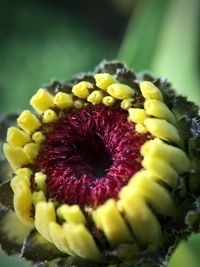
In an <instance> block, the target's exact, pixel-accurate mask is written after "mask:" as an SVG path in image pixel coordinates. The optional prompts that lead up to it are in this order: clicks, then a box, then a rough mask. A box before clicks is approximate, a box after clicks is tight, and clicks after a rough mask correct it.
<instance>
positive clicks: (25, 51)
mask: <svg viewBox="0 0 200 267" xmlns="http://www.w3.org/2000/svg"><path fill="white" fill-rule="evenodd" d="M2 7H3V8H2ZM64 7H65V6H64ZM64 7H63V8H62V7H61V8H59V6H54V5H53V4H52V3H51V2H50V4H48V2H46V3H40V2H37V1H36V2H35V3H34V1H28V2H27V1H21V2H20V1H19V2H18V1H17V2H11V1H10V2H9V1H8V2H4V4H3V5H2V6H1V16H0V25H1V29H0V36H1V43H0V46H1V49H0V59H1V64H0V99H1V100H0V113H6V112H15V111H16V110H18V109H19V108H26V107H28V104H27V103H28V102H29V99H30V97H31V96H32V95H33V93H34V92H35V91H36V90H37V89H38V88H40V87H41V86H43V85H44V84H47V83H49V82H50V81H51V80H55V79H61V80H67V79H69V78H70V77H72V75H74V74H76V73H79V72H81V71H89V70H91V69H93V68H94V66H95V65H96V64H97V63H99V61H101V60H102V59H104V58H107V59H112V58H114V57H115V55H116V53H117V49H118V46H119V44H117V42H116V40H115V39H114V38H112V36H103V34H102V33H101V32H98V31H97V30H96V29H95V28H94V27H93V25H94V23H92V21H91V24H90V25H88V24H87V23H86V22H84V16H85V17H86V16H89V13H90V12H91V11H90V10H89V11H88V13H83V14H82V13H81V12H78V11H77V12H76V10H74V9H73V11H74V13H71V12H70V10H68V9H67V7H65V8H64Z"/></svg>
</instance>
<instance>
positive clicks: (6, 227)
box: [0, 206, 30, 255]
mask: <svg viewBox="0 0 200 267" xmlns="http://www.w3.org/2000/svg"><path fill="white" fill-rule="evenodd" d="M29 232H30V228H27V227H26V226H24V225H23V224H22V223H21V222H20V221H19V219H18V218H17V216H16V215H15V213H14V212H13V211H12V210H8V209H5V208H3V207H2V206H0V244H1V248H2V249H3V250H4V251H5V252H6V254H8V255H14V254H19V253H20V251H21V248H22V244H23V241H24V239H25V238H26V237H27V235H28V234H29Z"/></svg>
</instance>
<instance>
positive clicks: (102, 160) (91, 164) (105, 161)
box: [75, 135, 112, 178]
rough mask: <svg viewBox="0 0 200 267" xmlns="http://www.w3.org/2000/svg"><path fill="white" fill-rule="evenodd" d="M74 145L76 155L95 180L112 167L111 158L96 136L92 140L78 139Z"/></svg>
mask: <svg viewBox="0 0 200 267" xmlns="http://www.w3.org/2000/svg"><path fill="white" fill-rule="evenodd" d="M84 141H85V142H84ZM75 145H76V153H77V154H78V155H80V156H82V158H83V160H84V164H85V167H86V169H88V170H89V172H91V174H92V175H93V176H94V177H95V178H97V177H98V178H101V177H103V176H105V175H106V174H107V172H108V171H109V169H110V166H111V165H112V156H111V154H110V153H109V151H108V150H107V149H106V147H105V145H104V143H103V141H102V139H101V138H100V137H99V136H98V135H94V136H93V137H92V138H86V139H85V138H80V140H78V141H77V143H76V144H75Z"/></svg>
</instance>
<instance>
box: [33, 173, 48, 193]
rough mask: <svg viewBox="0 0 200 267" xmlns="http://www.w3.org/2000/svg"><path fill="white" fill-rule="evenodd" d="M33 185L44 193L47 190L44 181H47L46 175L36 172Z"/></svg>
mask: <svg viewBox="0 0 200 267" xmlns="http://www.w3.org/2000/svg"><path fill="white" fill-rule="evenodd" d="M34 179H35V183H36V185H37V187H38V188H39V189H40V190H42V191H44V192H46V189H47V185H46V179H47V176H46V174H44V173H43V172H36V173H35V177H34Z"/></svg>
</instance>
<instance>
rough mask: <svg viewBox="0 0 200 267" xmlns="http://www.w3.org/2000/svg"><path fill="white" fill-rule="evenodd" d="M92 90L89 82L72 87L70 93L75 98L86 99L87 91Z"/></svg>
mask: <svg viewBox="0 0 200 267" xmlns="http://www.w3.org/2000/svg"><path fill="white" fill-rule="evenodd" d="M92 88H93V84H92V83H89V82H84V81H83V82H80V83H78V84H76V85H74V86H73V88H72V93H73V94H74V95H75V96H78V97H80V98H83V99H86V98H87V97H88V96H89V89H92Z"/></svg>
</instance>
